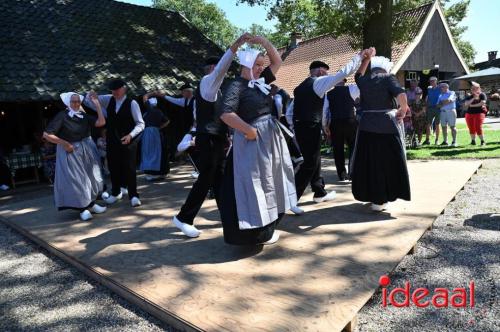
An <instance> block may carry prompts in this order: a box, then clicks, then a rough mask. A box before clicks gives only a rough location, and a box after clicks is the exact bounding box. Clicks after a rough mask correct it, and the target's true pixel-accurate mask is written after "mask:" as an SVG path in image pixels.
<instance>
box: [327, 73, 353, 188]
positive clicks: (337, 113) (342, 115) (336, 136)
mask: <svg viewBox="0 0 500 332" xmlns="http://www.w3.org/2000/svg"><path fill="white" fill-rule="evenodd" d="M346 82H347V79H345V78H344V79H343V80H342V81H340V82H339V83H337V85H336V86H335V88H333V89H332V90H330V91H329V92H328V93H327V94H326V98H325V102H324V105H323V121H322V123H323V131H324V132H325V134H326V136H327V137H328V138H330V140H331V143H332V149H333V158H334V159H335V168H336V169H337V175H338V177H339V180H340V181H347V180H349V175H348V174H347V170H346V167H345V155H344V144H347V147H348V149H349V158H350V157H351V155H352V152H353V150H354V141H355V140H356V130H357V121H356V107H355V106H354V105H355V104H356V103H357V102H359V89H358V87H357V86H356V85H347V86H346V85H345V83H346Z"/></svg>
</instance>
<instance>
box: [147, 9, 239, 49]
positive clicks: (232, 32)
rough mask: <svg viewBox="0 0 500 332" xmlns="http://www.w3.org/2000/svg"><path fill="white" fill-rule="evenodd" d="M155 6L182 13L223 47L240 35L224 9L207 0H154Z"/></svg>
mask: <svg viewBox="0 0 500 332" xmlns="http://www.w3.org/2000/svg"><path fill="white" fill-rule="evenodd" d="M153 7H155V8H161V9H168V10H174V11H177V12H179V13H181V14H182V15H184V16H185V17H186V18H187V19H188V20H189V21H190V22H191V23H192V24H193V25H194V26H195V27H196V28H197V29H198V30H200V31H201V32H202V33H203V34H205V35H206V36H207V37H208V38H210V39H211V40H212V41H213V42H215V43H216V44H217V45H219V46H220V47H221V48H226V47H228V46H229V45H231V44H232V43H233V41H234V40H235V39H236V38H237V37H238V33H239V29H238V28H237V27H236V26H234V25H233V24H231V22H229V20H228V19H227V17H226V14H225V13H224V11H223V10H222V9H220V8H219V7H217V5H216V4H213V3H209V2H207V1H205V0H191V1H183V0H153Z"/></svg>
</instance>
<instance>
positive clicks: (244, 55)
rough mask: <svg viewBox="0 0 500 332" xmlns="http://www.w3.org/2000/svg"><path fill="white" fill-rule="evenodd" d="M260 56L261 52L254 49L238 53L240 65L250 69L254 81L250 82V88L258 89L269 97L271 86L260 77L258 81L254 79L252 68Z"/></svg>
mask: <svg viewBox="0 0 500 332" xmlns="http://www.w3.org/2000/svg"><path fill="white" fill-rule="evenodd" d="M259 54H260V51H259V50H256V49H252V48H249V49H247V50H245V51H238V53H237V55H238V59H239V60H240V64H241V65H242V66H245V67H247V68H249V69H250V77H251V78H252V79H251V80H250V81H249V82H248V87H249V88H254V87H257V88H258V89H259V90H260V91H262V93H264V94H265V95H268V94H269V90H271V86H270V85H267V84H266V81H265V79H264V77H260V78H258V79H255V77H253V71H252V67H253V65H254V64H255V60H256V59H257V57H258V56H259Z"/></svg>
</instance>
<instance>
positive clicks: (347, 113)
mask: <svg viewBox="0 0 500 332" xmlns="http://www.w3.org/2000/svg"><path fill="white" fill-rule="evenodd" d="M326 98H328V103H329V105H330V119H332V120H335V119H337V120H341V119H353V118H354V117H355V116H356V115H355V110H356V108H355V107H354V100H353V99H352V97H351V93H350V92H349V87H348V86H336V87H335V88H334V89H333V90H331V91H330V92H328V93H327V94H326Z"/></svg>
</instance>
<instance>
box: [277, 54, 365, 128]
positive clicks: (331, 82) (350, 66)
mask: <svg viewBox="0 0 500 332" xmlns="http://www.w3.org/2000/svg"><path fill="white" fill-rule="evenodd" d="M362 60H363V59H362V58H361V56H360V55H359V54H356V55H355V56H354V58H353V59H352V60H351V61H349V62H348V63H347V64H346V65H345V66H344V67H342V68H341V69H340V70H339V71H338V72H336V73H335V74H331V75H326V76H320V77H318V78H317V79H316V80H315V81H314V83H313V90H314V92H315V93H316V95H317V96H318V97H320V98H323V97H324V96H325V94H326V93H327V92H328V91H330V90H331V89H332V88H333V87H334V86H335V85H336V84H337V83H339V82H340V81H342V80H343V79H344V78H346V77H347V76H350V75H352V74H353V73H354V72H355V71H356V70H358V68H359V66H360V65H361V61H362ZM293 104H294V102H293V101H292V102H291V103H290V105H288V108H287V109H286V121H287V122H288V125H289V126H290V129H292V130H293ZM323 113H324V109H323Z"/></svg>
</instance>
